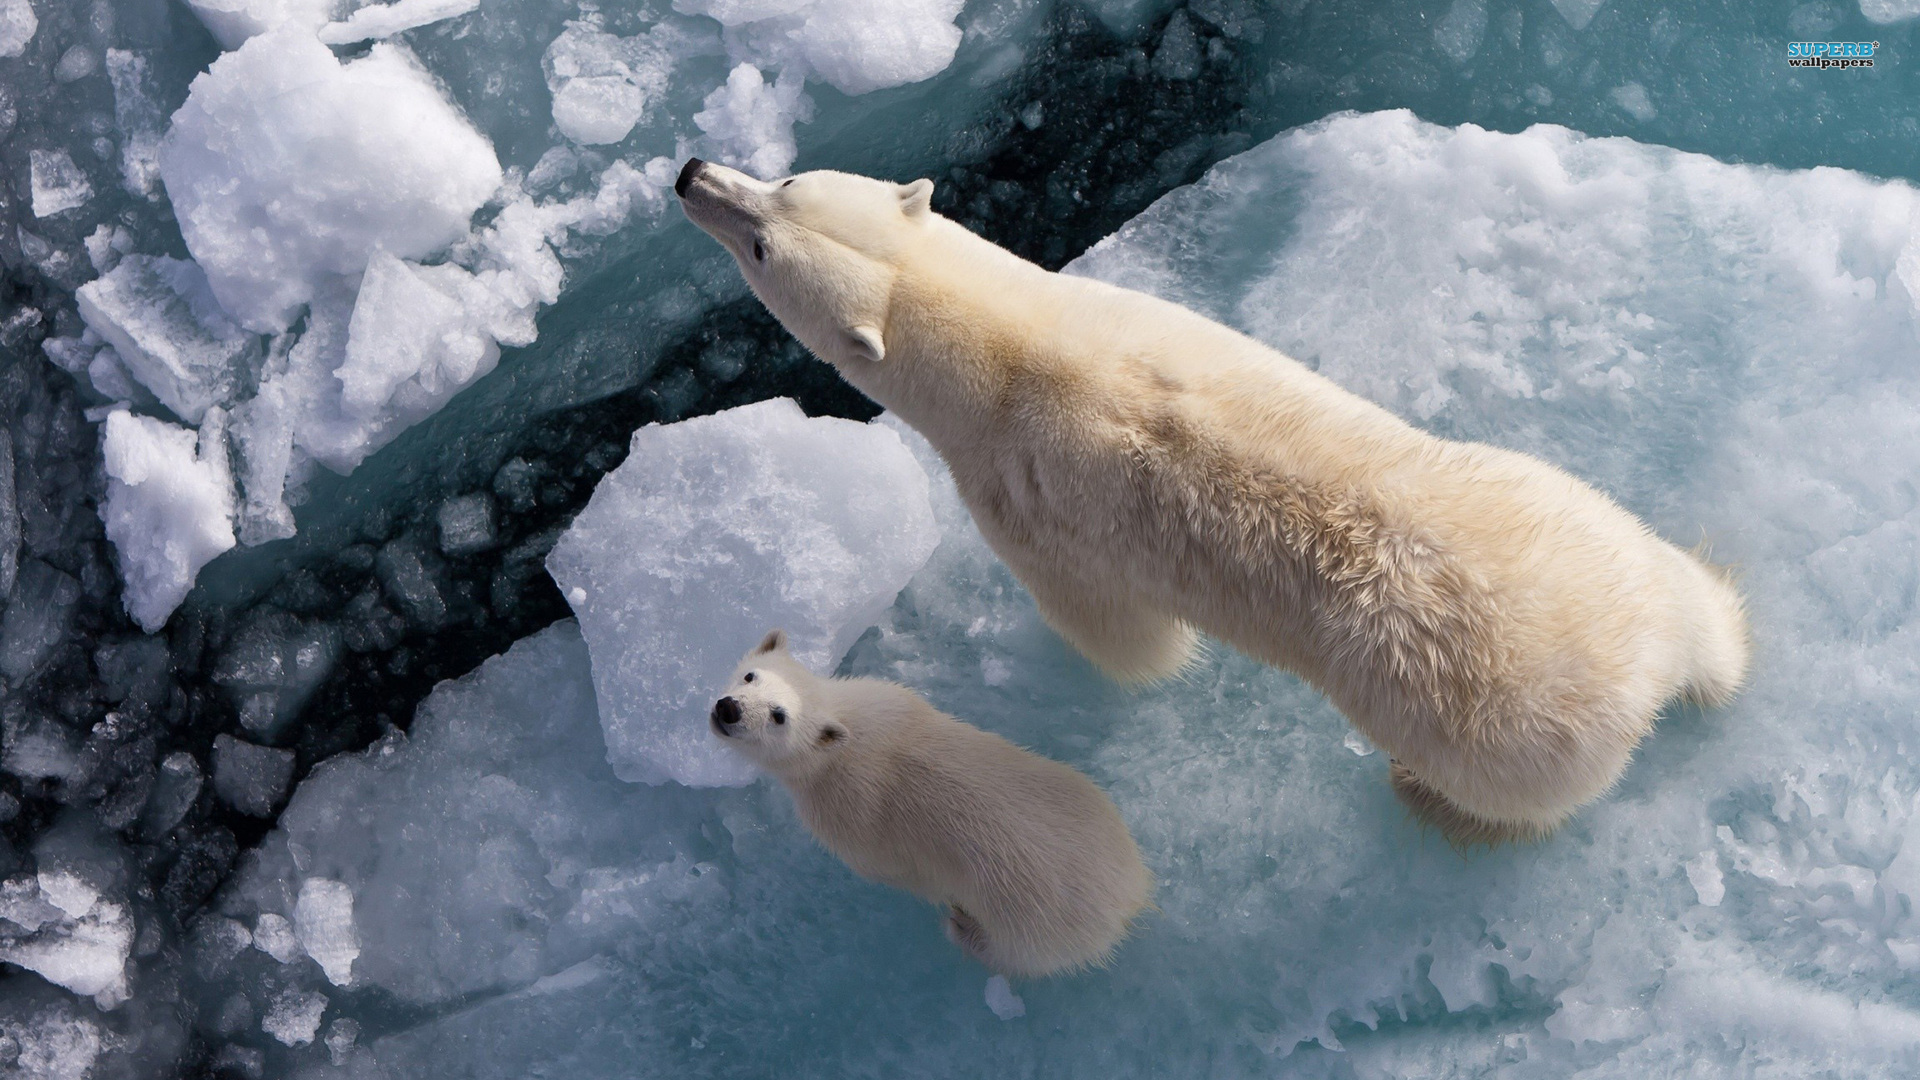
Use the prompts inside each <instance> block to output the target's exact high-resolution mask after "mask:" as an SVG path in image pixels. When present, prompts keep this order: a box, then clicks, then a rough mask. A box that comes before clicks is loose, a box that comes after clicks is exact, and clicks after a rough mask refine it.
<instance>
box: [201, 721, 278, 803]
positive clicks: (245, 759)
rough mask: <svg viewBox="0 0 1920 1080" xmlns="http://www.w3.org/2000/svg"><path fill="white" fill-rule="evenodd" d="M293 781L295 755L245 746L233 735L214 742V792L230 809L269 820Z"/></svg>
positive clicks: (222, 735)
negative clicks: (268, 817) (288, 785)
mask: <svg viewBox="0 0 1920 1080" xmlns="http://www.w3.org/2000/svg"><path fill="white" fill-rule="evenodd" d="M291 779H293V751H291V750H275V749H274V748H272V747H270V746H259V745H256V744H254V743H250V742H244V741H242V740H240V739H236V738H234V737H233V736H231V735H227V734H224V733H223V734H220V735H216V736H214V739H213V790H214V792H215V793H217V794H218V795H219V796H220V798H221V799H223V800H224V801H225V802H226V804H227V805H228V806H231V807H233V808H234V809H235V810H238V811H240V812H241V813H243V814H249V815H252V816H253V817H266V816H267V815H269V814H271V813H273V808H274V807H275V806H278V805H279V804H280V799H281V797H282V796H284V795H285V794H286V792H287V782H288V781H289V780H291Z"/></svg>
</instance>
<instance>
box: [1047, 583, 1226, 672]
mask: <svg viewBox="0 0 1920 1080" xmlns="http://www.w3.org/2000/svg"><path fill="white" fill-rule="evenodd" d="M1028 591H1029V592H1031V593H1033V600H1034V603H1035V604H1036V605H1037V606H1038V607H1039V608H1040V617H1041V618H1042V619H1045V620H1046V623H1047V625H1048V626H1051V627H1053V629H1054V631H1055V632H1057V633H1058V634H1059V635H1060V636H1061V637H1063V638H1066V639H1067V644H1069V645H1072V646H1073V647H1074V648H1075V649H1076V650H1078V651H1079V653H1080V655H1082V656H1084V657H1086V658H1087V659H1088V660H1091V661H1093V663H1094V664H1095V665H1096V666H1097V667H1099V668H1100V670H1101V671H1104V672H1106V673H1107V674H1108V675H1109V676H1111V677H1113V678H1114V679H1116V680H1118V681H1120V682H1125V683H1147V682H1154V681H1156V680H1159V679H1164V678H1167V677H1168V676H1170V675H1178V674H1179V673H1180V672H1181V670H1182V669H1184V668H1185V667H1186V666H1187V665H1188V664H1190V663H1192V662H1193V659H1194V654H1195V652H1196V651H1197V650H1198V648H1199V645H1200V635H1199V633H1198V632H1196V631H1195V630H1194V628H1193V627H1191V626H1188V625H1187V624H1186V623H1184V622H1182V621H1180V620H1179V619H1176V618H1174V617H1173V616H1171V615H1164V614H1161V613H1160V612H1157V611H1153V610H1151V609H1148V608H1146V607H1145V606H1143V605H1138V604H1126V603H1122V602H1116V601H1096V602H1093V603H1087V602H1084V601H1080V602H1075V601H1069V600H1065V599H1063V598H1061V597H1059V596H1057V595H1054V596H1049V595H1046V594H1045V593H1043V592H1042V590H1041V589H1037V588H1034V587H1033V586H1031V585H1029V586H1028Z"/></svg>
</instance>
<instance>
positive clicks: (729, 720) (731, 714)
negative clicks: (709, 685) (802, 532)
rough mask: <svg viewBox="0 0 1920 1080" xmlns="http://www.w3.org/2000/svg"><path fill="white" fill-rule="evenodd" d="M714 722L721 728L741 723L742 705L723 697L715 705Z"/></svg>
mask: <svg viewBox="0 0 1920 1080" xmlns="http://www.w3.org/2000/svg"><path fill="white" fill-rule="evenodd" d="M713 722H714V723H716V724H719V725H720V726H721V727H731V726H733V725H734V724H737V723H739V722H740V703H739V702H737V701H735V700H733V699H732V698H730V697H723V698H721V699H720V700H719V701H716V702H714V703H713Z"/></svg>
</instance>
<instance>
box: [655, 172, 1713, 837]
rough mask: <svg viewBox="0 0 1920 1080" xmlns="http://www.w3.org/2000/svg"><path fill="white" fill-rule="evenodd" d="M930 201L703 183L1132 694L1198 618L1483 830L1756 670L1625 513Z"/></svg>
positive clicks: (1687, 571)
mask: <svg viewBox="0 0 1920 1080" xmlns="http://www.w3.org/2000/svg"><path fill="white" fill-rule="evenodd" d="M923 185H924V182H921V183H918V184H913V185H896V184H890V183H885V182H882V181H877V180H870V179H866V178H864V177H857V176H850V175H846V174H841V173H828V172H820V173H806V174H803V175H801V176H799V177H795V178H794V179H793V180H791V181H786V182H775V183H762V182H760V181H758V180H754V179H752V178H750V177H747V176H744V175H743V174H740V173H736V172H733V171H731V170H725V169H721V168H719V167H717V166H709V167H707V168H706V169H704V170H701V171H699V172H698V174H697V175H696V176H694V177H693V179H692V183H691V184H690V186H689V188H688V190H687V191H686V192H685V194H684V205H685V207H686V210H687V213H688V216H690V217H692V218H693V220H694V221H695V222H696V223H697V224H699V225H700V226H701V227H702V228H704V229H706V230H707V231H708V232H709V233H711V234H713V235H714V236H715V237H716V238H718V239H719V240H720V241H721V243H722V244H724V245H726V246H727V248H728V249H729V250H730V251H732V252H733V254H734V255H735V257H736V258H737V259H738V261H739V262H740V266H741V269H742V271H743V272H744V273H745V275H746V277H747V281H748V282H749V283H750V284H751V285H752V287H753V289H754V292H755V293H756V294H757V295H758V296H759V297H760V299H761V300H762V301H763V302H764V303H765V304H766V305H767V307H768V308H770V309H771V310H772V311H773V313H774V314H775V315H776V316H778V317H779V318H780V320H781V322H783V323H784V324H785V325H786V326H787V328H788V329H789V330H791V331H792V332H793V333H794V334H795V336H797V337H798V338H799V339H800V340H801V341H802V342H803V343H805V344H806V345H807V346H808V347H809V348H810V349H812V350H813V351H814V352H815V353H816V354H817V355H819V356H820V357H822V358H823V359H825V360H827V361H828V362H830V363H832V364H833V365H834V366H835V367H836V368H838V369H839V371H840V372H841V374H842V375H843V376H845V378H846V379H847V380H848V381H849V382H851V383H853V385H854V386H856V387H858V388H859V389H860V390H861V391H863V392H864V393H866V394H867V395H868V396H870V397H872V398H873V399H874V400H876V401H878V402H880V403H881V404H882V405H884V406H886V407H887V408H888V409H891V410H893V411H894V412H895V413H897V414H899V416H900V417H901V418H903V419H904V420H906V421H907V422H908V423H909V424H911V425H913V426H914V427H915V428H916V429H918V430H919V431H920V432H921V433H922V434H923V435H925V436H926V438H927V439H928V441H929V442H931V443H932V444H933V446H934V447H935V448H936V449H937V450H939V452H940V454H941V455H942V456H943V457H944V458H945V459H946V461H947V463H948V465H949V466H950V467H951V469H952V472H953V477H954V480H955V482H956V484H957V485H958V487H959V490H960V493H961V495H962V497H963V498H964V499H965V500H966V502H967V505H968V507H969V509H970V510H971V511H972V513H973V516H974V520H975V522H976V523H977V524H978V525H979V527H980V530H981V532H982V533H983V534H984V535H985V536H986V538H987V540H988V542H989V543H990V544H992V545H993V548H994V550H995V551H996V552H997V553H998V554H999V555H1000V556H1001V558H1003V559H1004V560H1005V561H1006V562H1007V564H1008V566H1010V567H1011V568H1012V569H1013V571H1014V573H1015V574H1017V575H1018V576H1019V578H1020V580H1021V581H1022V582H1023V583H1025V584H1026V586H1027V587H1028V588H1029V589H1030V590H1031V591H1032V593H1033V596H1034V599H1035V600H1036V602H1038V604H1039V606H1040V610H1041V612H1042V614H1043V615H1044V616H1045V617H1046V619H1047V621H1048V622H1049V623H1050V624H1051V625H1052V626H1053V627H1054V628H1056V629H1057V630H1058V631H1059V632H1060V633H1061V634H1062V635H1063V636H1064V637H1066V638H1067V640H1068V641H1070V642H1072V643H1073V644H1074V646H1075V647H1077V648H1078V649H1080V651H1081V652H1083V653H1085V654H1086V655H1087V656H1088V657H1090V658H1091V659H1093V660H1094V661H1095V662H1096V663H1098V664H1100V665H1101V666H1102V667H1103V668H1105V669H1106V670H1108V671H1110V672H1112V673H1113V674H1115V675H1116V676H1118V677H1121V678H1125V679H1150V678H1156V677H1160V676H1164V675H1167V674H1170V673H1172V672H1175V671H1177V670H1179V669H1180V668H1181V666H1182V665H1183V664H1185V663H1186V662H1187V661H1188V659H1189V657H1190V656H1191V655H1192V652H1193V647H1194V644H1195V641H1196V631H1204V632H1206V633H1209V634H1212V635H1215V636H1217V637H1219V638H1221V639H1223V640H1225V641H1227V642H1228V643H1230V644H1232V645H1233V646H1235V647H1236V648H1238V649H1240V650H1242V651H1244V652H1246V653H1247V654H1249V655H1251V656H1254V657H1256V658H1258V659H1261V660H1264V661H1266V662H1268V663H1271V664H1274V665H1277V666H1279V667H1283V668H1286V669H1288V670H1290V671H1294V672H1297V673H1299V674H1300V675H1301V676H1303V677H1304V678H1306V679H1307V680H1308V681H1310V682H1311V683H1312V684H1313V685H1314V686H1316V687H1318V688H1319V689H1320V690H1322V691H1323V692H1325V693H1326V694H1327V695H1328V696H1329V697H1330V698H1331V699H1332V700H1333V701H1334V703H1335V704H1336V705H1338V706H1339V707H1340V708H1341V709H1342V710H1343V711H1344V712H1345V713H1346V714H1347V716H1348V717H1349V718H1350V719H1351V720H1352V721H1353V723H1354V724H1355V726H1357V727H1358V728H1360V730H1361V731H1363V732H1364V733H1365V734H1366V735H1367V737H1368V738H1370V739H1372V740H1373V741H1374V742H1375V743H1377V744H1378V745H1380V746H1382V747H1385V748H1386V749H1387V750H1389V751H1390V752H1391V754H1392V755H1393V757H1394V759H1396V761H1397V762H1398V764H1399V766H1400V767H1399V768H1397V769H1396V770H1395V771H1394V773H1393V776H1394V782H1395V786H1396V788H1397V789H1398V790H1399V791H1400V793H1401V795H1402V797H1403V798H1405V799H1407V800H1408V802H1409V803H1410V804H1411V805H1413V806H1414V807H1415V809H1416V810H1418V811H1420V812H1421V813H1423V814H1425V815H1426V816H1428V817H1429V818H1430V819H1432V820H1434V821H1436V822H1437V823H1438V824H1440V825H1441V826H1442V827H1443V828H1444V829H1446V831H1447V832H1448V834H1449V835H1450V836H1453V837H1454V838H1456V839H1463V840H1499V839H1504V838H1509V837H1516V836H1529V835H1537V834H1539V833H1542V832H1544V831H1546V830H1549V829H1551V828H1553V827H1554V826H1556V825H1558V824H1559V823H1560V822H1561V821H1562V820H1564V819H1565V818H1566V816H1567V815H1568V814H1570V813H1571V812H1572V811H1573V810H1574V809H1575V808H1576V807H1578V806H1580V805H1581V804H1582V803H1585V802H1587V801H1588V800H1590V799H1593V798H1595V797H1596V796H1598V795H1600V794H1602V793H1603V792H1605V791H1606V790H1607V789H1608V787H1610V786H1611V785H1612V784H1613V783H1614V782H1615V780H1617V779H1618V777H1619V776H1620V773H1621V771H1622V770H1623V769H1624V768H1625V766H1626V763H1627V760H1628V758H1629V756H1630V755H1631V754H1632V751H1633V748H1634V746H1635V745H1636V744H1637V743H1638V742H1639V741H1640V739H1642V738H1643V737H1644V736H1645V735H1646V734H1647V733H1648V731H1649V730H1651V727H1652V724H1653V720H1654V717H1655V715H1656V714H1657V713H1658V712H1659V710H1660V709H1661V707H1662V706H1663V705H1664V704H1665V703H1666V702H1668V701H1669V700H1671V699H1673V698H1674V697H1676V696H1677V695H1687V696H1690V697H1692V698H1694V699H1696V700H1699V701H1702V702H1708V703H1719V702H1722V701H1725V700H1726V699H1727V698H1729V697H1730V696H1731V695H1732V694H1733V693H1734V691H1735V690H1736V689H1737V688H1738V686H1739V685H1740V683H1741V681H1742V680H1743V678H1744V677H1745V672H1746V665H1747V636H1746V621H1745V616H1744V613H1743V610H1742V606H1741V601H1740V598H1739V596H1738V594H1737V593H1736V592H1735V591H1734V589H1733V588H1731V587H1730V586H1729V585H1728V583H1727V582H1726V581H1725V580H1724V578H1723V577H1722V576H1721V575H1720V574H1718V573H1716V572H1715V571H1714V570H1713V569H1711V568H1710V567H1708V566H1707V565H1706V564H1705V563H1703V562H1701V561H1700V560H1699V559H1696V558H1694V557H1693V556H1691V555H1689V554H1687V553H1685V552H1683V551H1681V550H1679V549H1678V548H1675V547H1674V546H1672V545H1671V544H1668V543H1666V542H1665V541H1663V540H1661V539H1660V538H1658V537H1657V536H1655V535H1653V534H1652V533H1651V532H1650V531H1649V530H1648V529H1647V527H1646V526H1645V525H1644V524H1642V523H1641V522H1640V521H1639V520H1638V519H1636V518H1634V517H1633V515H1631V514H1629V513H1627V512H1626V511H1624V510H1622V509H1621V508H1620V507H1619V506H1617V505H1615V504H1614V503H1613V502H1612V501H1611V500H1609V499H1608V498H1607V497H1606V496H1604V495H1602V494H1600V493H1599V492H1597V491H1595V490H1594V489H1592V488H1590V487H1588V486H1586V485H1585V484H1583V483H1581V482H1580V481H1578V480H1576V479H1574V478H1573V477H1572V476H1569V475H1568V474H1566V473H1564V472H1562V471H1561V470H1559V469H1557V468H1555V467H1553V466H1551V465H1548V464H1546V463H1544V462H1540V461H1536V460H1534V459H1533V458H1529V457H1526V456H1524V455H1521V454H1517V453H1513V452H1511V451H1507V450H1501V449H1498V448H1495V447H1491V446H1483V445H1478V444H1472V443H1458V442H1449V441H1447V440H1444V439H1438V438H1435V437H1433V436H1431V435H1428V434H1426V433H1424V432H1422V431H1419V430H1417V429H1415V428H1413V427H1411V426H1410V425H1408V424H1406V423H1405V422H1403V421H1402V420H1400V419H1399V418H1398V417H1395V416H1393V415H1392V414H1390V413H1388V412H1386V411H1385V410H1383V409H1381V408H1379V407H1377V406H1375V405H1373V404H1372V403H1370V402H1367V401H1364V400H1362V399H1361V398H1359V397H1356V396H1354V395H1353V394H1350V393H1347V392H1346V391H1344V390H1342V389H1341V388H1340V387H1338V386H1336V385H1334V384H1333V383H1332V382H1330V381H1328V380H1326V379H1324V378H1322V377H1320V376H1319V375H1317V374H1315V373H1313V372H1311V371H1308V370H1307V369H1306V368H1304V367H1302V366H1301V365H1300V364H1298V363H1296V362H1294V361H1293V360H1291V359H1289V358H1287V357H1286V356H1283V355H1281V354H1280V353H1278V352H1276V351H1274V350H1273V349H1270V348H1268V347H1266V346H1265V345H1262V344H1260V343H1259V342H1257V341H1254V340H1252V339H1250V338H1248V337H1246V336H1244V335H1242V334H1239V333H1237V332H1235V331H1233V330H1231V329H1228V328H1227V327H1224V326H1221V325H1220V324H1218V323H1215V322H1212V321H1211V320H1208V319H1206V318H1204V317H1202V316H1200V315H1197V314H1195V313H1193V312H1191V311H1188V310H1186V309H1185V308H1181V307H1179V306H1177V305H1174V304H1170V303H1167V302H1165V301H1162V300H1159V299H1156V298H1154V297H1151V296H1147V295H1144V294H1141V293H1136V292H1132V291H1130V290H1126V289H1120V288H1116V287H1114V286H1111V285H1107V284H1103V283H1101V282H1098V281H1091V280H1087V279H1084V278H1076V277H1068V276H1063V275H1060V274H1054V273H1049V272H1047V271H1045V270H1042V269H1041V268H1039V267H1037V266H1034V265H1032V264H1031V263H1028V262H1025V261H1023V260H1021V259H1019V258H1017V257H1016V256H1014V255H1012V254H1011V253H1009V252H1007V251H1004V250H1002V249H1001V248H998V247H996V246H994V245H993V244H991V243H988V242H987V241H985V240H982V239H980V238H979V237H977V236H974V235H973V234H971V233H969V232H967V231H966V230H965V229H963V228H961V227H960V226H958V225H955V224H954V223H952V222H950V221H948V220H946V219H945V218H943V217H941V216H939V215H938V214H935V213H933V212H932V211H931V210H930V209H928V208H927V206H926V195H927V189H926V188H925V187H924V186H923ZM756 241H757V242H758V243H759V245H760V247H759V254H758V255H756V251H755V248H754V244H755V242H756ZM875 337H877V340H878V342H879V345H878V346H875V345H874V344H873V342H872V340H870V339H872V338H875ZM875 354H878V358H876V355H875Z"/></svg>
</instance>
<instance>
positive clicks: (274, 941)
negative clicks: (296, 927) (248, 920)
mask: <svg viewBox="0 0 1920 1080" xmlns="http://www.w3.org/2000/svg"><path fill="white" fill-rule="evenodd" d="M253 947H254V948H256V949H259V950H260V951H261V952H263V953H266V954H267V955H268V956H271V957H273V958H274V959H275V960H278V961H280V962H281V963H283V964H291V963H292V962H293V961H294V960H296V959H298V958H299V956H300V939H299V938H297V937H295V936H294V934H293V924H292V923H290V922H288V921H287V917H286V916H284V915H280V914H276V913H274V912H271V911H269V912H265V913H264V914H262V915H261V916H260V917H259V918H258V919H256V920H254V924H253Z"/></svg>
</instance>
